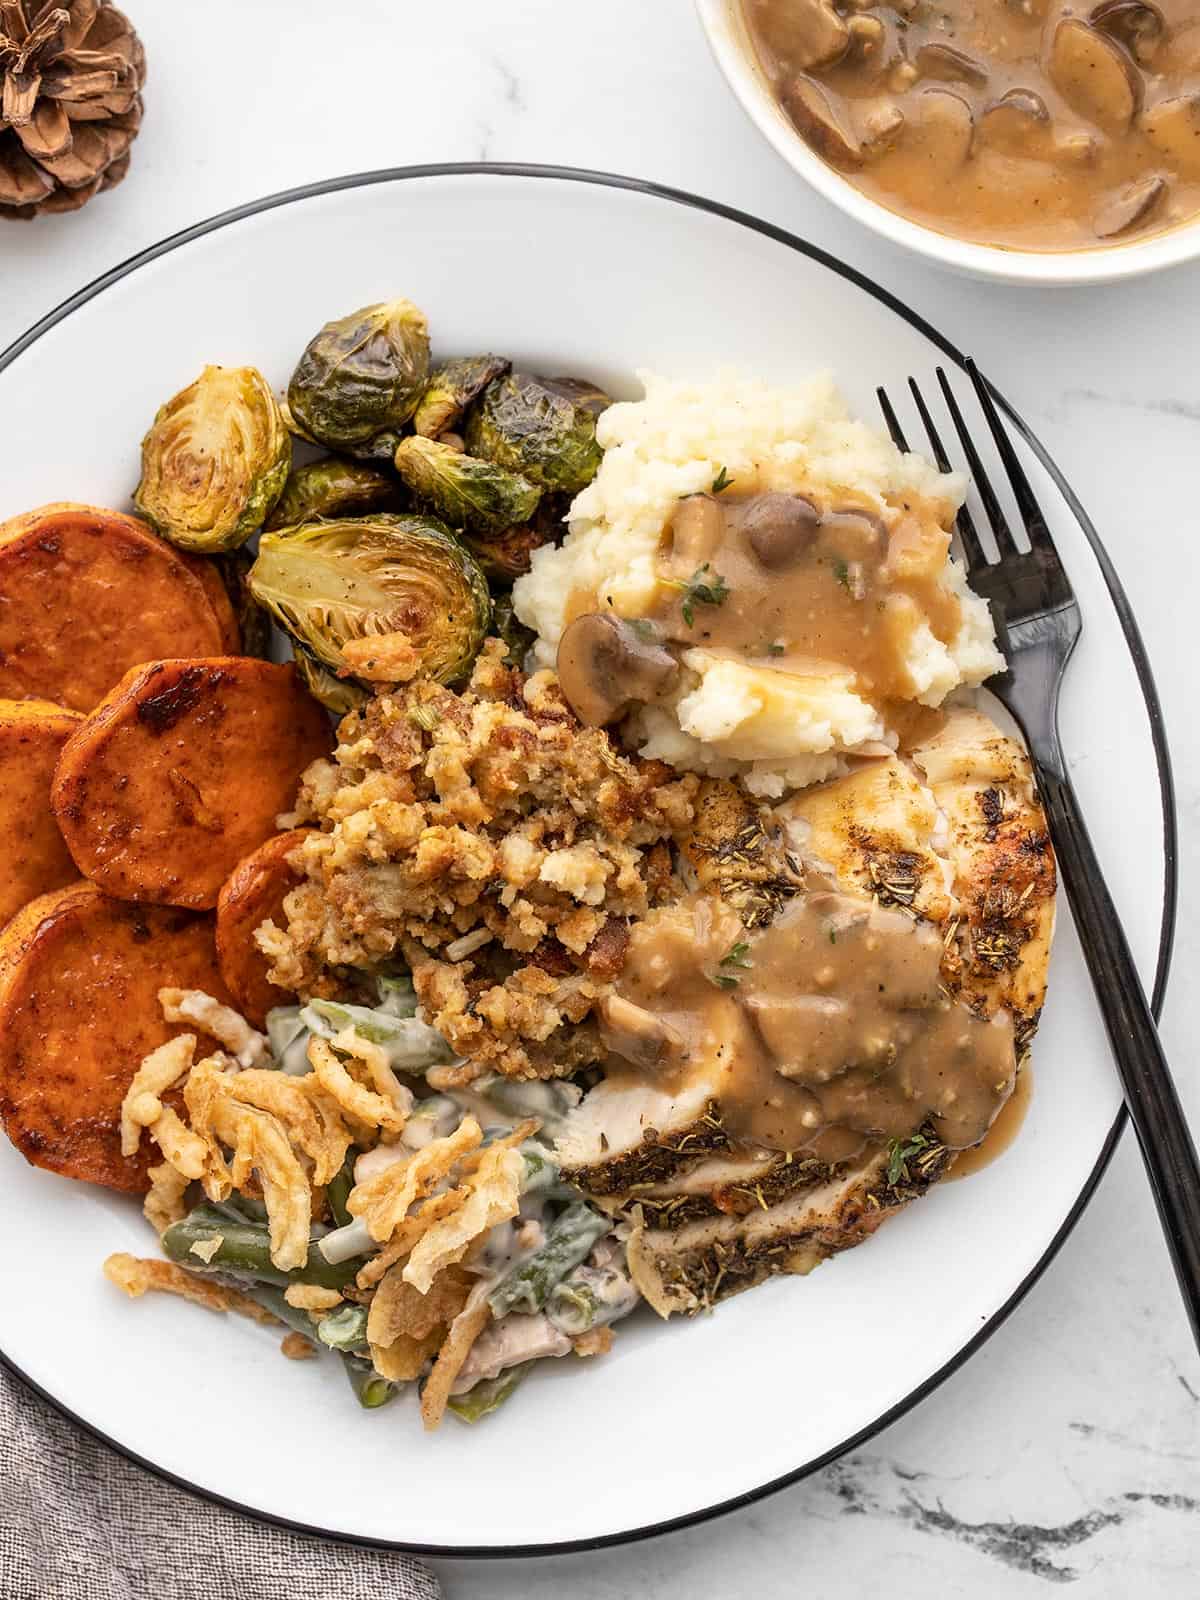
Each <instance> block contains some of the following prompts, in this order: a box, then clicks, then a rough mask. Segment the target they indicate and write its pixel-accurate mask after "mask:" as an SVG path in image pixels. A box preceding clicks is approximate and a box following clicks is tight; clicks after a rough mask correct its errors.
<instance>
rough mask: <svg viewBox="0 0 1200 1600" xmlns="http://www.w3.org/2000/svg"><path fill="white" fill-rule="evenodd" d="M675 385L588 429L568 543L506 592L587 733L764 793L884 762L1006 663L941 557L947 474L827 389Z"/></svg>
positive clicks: (982, 615) (542, 557) (658, 384)
mask: <svg viewBox="0 0 1200 1600" xmlns="http://www.w3.org/2000/svg"><path fill="white" fill-rule="evenodd" d="M681 390H684V386H683V385H678V384H668V383H664V382H663V381H662V380H659V379H653V378H651V379H648V380H647V398H646V399H645V400H644V401H641V402H638V403H636V404H627V405H617V406H614V407H612V408H611V410H610V411H609V412H608V413H607V414H606V415H605V417H603V418H602V419H601V423H600V428H601V430H602V432H603V433H604V434H606V435H607V437H604V438H603V439H602V442H603V443H604V444H605V445H606V453H605V459H604V463H603V465H602V467H601V469H600V473H599V475H598V477H597V480H596V483H595V484H594V485H593V486H592V488H591V489H589V490H587V491H586V492H585V493H584V495H582V496H580V498H579V500H577V501H576V503H575V507H574V508H573V514H572V524H571V526H572V533H571V535H570V536H569V537H568V539H567V541H566V542H565V544H564V546H563V547H562V548H561V549H557V550H555V549H550V550H544V551H539V552H538V553H537V556H536V557H535V559H534V567H533V571H532V572H531V574H530V575H529V577H527V578H525V579H522V580H521V582H520V583H519V584H518V585H517V589H516V599H517V604H518V607H519V608H521V609H522V614H523V617H524V620H526V621H529V622H530V623H531V624H532V625H533V626H536V627H537V628H538V631H539V633H540V634H541V652H542V655H543V659H546V660H547V661H549V660H553V661H554V663H555V665H556V667H557V670H558V673H559V678H560V682H561V685H562V689H563V692H564V694H565V695H566V697H567V699H568V700H569V701H570V703H571V705H572V707H573V709H574V710H575V711H576V713H577V714H578V715H579V716H580V718H581V720H583V721H584V722H587V723H590V724H591V725H593V726H597V725H604V724H608V723H613V722H616V721H618V720H620V719H622V718H626V717H628V718H629V719H630V720H629V722H628V723H627V728H628V730H629V733H630V735H631V736H632V737H633V739H634V740H635V741H637V742H639V743H640V745H641V748H642V750H643V753H644V754H646V755H650V756H658V757H661V758H662V759H664V760H667V761H669V762H671V763H672V764H673V765H676V766H680V767H684V768H693V769H695V770H699V771H704V772H709V773H713V774H716V775H720V776H740V777H742V778H743V779H744V781H745V782H746V785H747V787H748V788H749V789H750V790H751V791H752V792H754V793H758V794H761V795H764V796H772V795H775V796H777V795H780V794H782V793H784V792H785V791H786V790H787V789H790V788H793V787H799V786H803V785H805V784H808V783H811V782H815V781H819V780H821V779H823V778H826V777H829V776H831V775H833V774H835V773H836V772H838V771H842V770H844V768H845V762H844V757H845V756H847V755H864V756H866V755H879V754H883V753H885V752H886V751H888V750H890V749H892V748H894V747H895V745H896V742H897V737H898V733H899V731H900V730H901V729H903V728H904V727H905V726H906V725H907V722H908V720H910V718H911V712H912V710H913V709H914V708H916V707H922V706H924V707H936V706H938V705H940V704H941V703H942V701H943V700H944V699H945V698H946V696H947V694H949V693H950V691H951V690H953V689H954V688H956V687H957V686H958V685H959V684H961V683H969V684H974V683H979V682H981V681H982V680H983V678H985V677H987V676H988V675H989V674H990V673H992V672H994V671H996V670H998V668H999V667H1000V666H1001V664H1002V663H1001V661H1000V658H999V656H998V654H997V652H996V650H995V646H994V644H993V642H992V633H991V624H990V619H989V617H988V615H987V610H986V607H985V606H984V605H983V603H982V602H981V601H980V600H979V599H978V598H977V597H976V596H975V595H973V594H971V593H970V591H969V590H968V589H967V588H966V584H965V580H964V576H963V573H962V571H961V569H960V568H959V567H958V566H957V565H956V564H955V563H954V562H953V561H952V560H951V559H950V558H949V547H950V533H949V528H950V525H951V522H952V519H953V516H954V512H955V509H956V507H957V505H958V503H959V501H960V500H961V495H962V488H961V483H960V481H959V480H957V479H955V478H953V477H951V476H950V475H942V474H940V473H938V472H936V470H935V469H934V468H933V467H931V466H930V465H929V464H928V463H927V462H923V461H921V460H920V458H918V457H915V456H905V455H902V454H901V452H900V451H898V450H897V449H896V448H895V446H894V445H892V444H891V442H890V441H889V440H887V439H885V438H884V437H883V436H881V435H878V434H875V433H874V432H873V431H872V430H870V429H868V428H866V427H865V426H864V425H863V424H861V423H855V422H853V421H851V419H850V418H849V417H848V416H847V414H846V413H845V409H844V406H843V405H842V402H841V400H840V398H839V397H838V396H837V394H836V392H835V391H833V389H832V388H831V386H829V385H828V384H826V383H824V382H823V381H822V380H815V381H814V383H813V384H811V385H809V386H808V388H807V389H804V390H794V391H782V390H772V389H768V388H767V387H766V386H765V385H760V384H756V383H750V382H741V381H738V380H718V381H717V382H714V383H712V384H709V385H695V386H692V387H691V389H690V391H688V392H686V393H685V394H683V395H681V393H680V391H681ZM706 398H707V402H708V403H707V406H705V404H704V402H705V399H706ZM677 399H682V400H683V404H681V405H677V406H676V413H677V425H676V427H675V428H674V429H672V428H671V427H670V426H669V425H668V422H667V419H666V417H665V415H663V416H661V417H660V413H665V412H666V410H667V408H668V407H670V406H671V405H672V404H673V403H674V402H675V401H676V400H677ZM706 419H708V420H706ZM709 428H711V435H710V433H709V432H708V431H707V430H708V429H709ZM713 435H715V436H713ZM655 451H657V452H659V454H658V458H657V459H652V458H651V455H652V452H655ZM663 452H665V453H666V454H667V456H668V460H667V461H666V462H664V460H663V459H662V453H663ZM671 455H673V456H674V458H675V459H674V461H671V460H670V459H669V458H670V456H671ZM688 455H693V459H692V460H687V459H685V458H686V457H687V456H688ZM730 457H732V458H733V459H732V463H731V461H730V460H729V459H728V458H730ZM718 458H720V459H718ZM668 474H669V477H670V478H673V479H674V480H675V481H676V482H678V484H679V487H680V489H681V490H682V491H683V492H681V493H678V494H676V495H673V496H669V495H667V494H666V493H665V492H664V491H665V489H666V487H667V484H668V481H669V478H668ZM697 478H699V482H697V481H696V480H697ZM589 502H590V503H589ZM646 507H652V508H657V509H658V515H657V517H656V518H655V521H656V522H657V527H652V526H649V527H647V526H645V525H646V522H647V520H648V519H647V518H646V517H644V516H643V511H644V508H646ZM593 512H596V513H598V515H593V514H592V513H593ZM644 527H645V532H643V528H644ZM551 652H552V653H551Z"/></svg>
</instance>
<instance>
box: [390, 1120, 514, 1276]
mask: <svg viewBox="0 0 1200 1600" xmlns="http://www.w3.org/2000/svg"><path fill="white" fill-rule="evenodd" d="M524 1171H525V1159H524V1157H523V1156H522V1155H521V1152H520V1151H519V1150H512V1149H501V1148H500V1147H499V1141H498V1142H497V1144H495V1145H489V1146H488V1148H487V1149H486V1150H485V1151H484V1152H483V1155H482V1156H481V1158H480V1161H479V1167H478V1169H477V1170H476V1171H475V1172H474V1173H472V1174H471V1176H470V1177H469V1178H468V1179H467V1180H466V1183H465V1185H464V1187H465V1189H466V1191H467V1197H466V1199H465V1200H464V1201H463V1203H462V1205H461V1206H459V1207H458V1209H457V1210H456V1211H452V1212H451V1213H450V1215H449V1216H448V1217H444V1218H443V1219H442V1220H441V1221H439V1222H435V1223H434V1224H433V1226H432V1227H431V1228H428V1229H426V1231H425V1232H424V1233H423V1234H422V1235H421V1238H420V1239H419V1240H418V1241H417V1243H416V1244H415V1245H414V1246H413V1250H412V1253H411V1255H410V1256H409V1258H408V1260H407V1262H406V1263H405V1266H404V1281H405V1282H406V1283H410V1284H412V1286H413V1287H414V1288H415V1289H418V1290H419V1291H420V1292H421V1293H422V1294H426V1293H428V1292H429V1288H430V1285H431V1284H432V1283H433V1281H434V1279H435V1278H436V1277H437V1276H438V1274H439V1273H442V1272H444V1271H445V1270H446V1268H447V1267H450V1266H453V1265H454V1264H455V1263H456V1262H458V1261H461V1260H462V1258H463V1257H464V1256H465V1255H466V1253H467V1251H468V1250H469V1249H470V1248H471V1245H472V1244H473V1243H474V1241H475V1240H476V1239H477V1238H479V1236H480V1235H481V1234H484V1233H487V1231H488V1230H489V1229H490V1228H494V1227H495V1226H496V1224H497V1223H500V1222H507V1221H508V1219H509V1218H510V1217H515V1216H516V1214H517V1208H518V1206H519V1205H520V1200H521V1178H522V1176H523V1174H524Z"/></svg>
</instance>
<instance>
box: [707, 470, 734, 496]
mask: <svg viewBox="0 0 1200 1600" xmlns="http://www.w3.org/2000/svg"><path fill="white" fill-rule="evenodd" d="M735 481H736V480H735V479H733V478H731V477H730V476H729V474H728V473H727V472H726V471H725V468H724V467H722V468H721V470H720V472H718V473H717V475H716V477H715V478H714V479H713V481H712V492H713V493H714V494H720V493H721V491H722V490H723V489H728V488H729V486H730V484H731V483H734V482H735Z"/></svg>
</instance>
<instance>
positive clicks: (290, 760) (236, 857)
mask: <svg viewBox="0 0 1200 1600" xmlns="http://www.w3.org/2000/svg"><path fill="white" fill-rule="evenodd" d="M331 745H332V733H331V730H330V726H329V722H328V719H327V718H326V716H325V713H324V712H323V711H322V710H321V708H320V706H318V705H317V703H316V701H315V700H313V699H312V698H311V697H310V696H309V695H308V694H307V693H306V691H305V689H304V688H303V686H302V685H301V682H300V679H299V678H298V677H297V675H296V669H295V668H294V667H293V666H291V665H287V666H277V665H275V664H274V663H273V662H270V661H254V660H251V659H250V658H249V657H247V656H214V657H211V658H210V659H208V660H205V661H151V662H147V663H146V665H145V666H141V667H134V668H132V669H131V670H130V671H129V672H127V673H126V674H125V676H124V677H123V678H122V679H121V681H120V683H118V684H117V686H116V688H114V689H113V690H112V692H111V693H110V694H108V695H106V696H105V698H104V699H103V700H102V701H101V702H100V704H99V705H98V706H97V707H96V709H95V710H94V711H93V712H92V714H91V715H90V716H89V717H87V718H85V719H84V721H83V722H82V723H81V724H80V726H79V728H78V729H77V731H76V732H75V733H74V734H73V735H72V737H71V738H70V739H68V741H67V743H66V744H65V745H64V746H63V752H62V755H61V757H60V758H59V763H58V771H57V773H56V774H55V779H54V787H53V791H52V798H53V805H54V814H55V816H56V817H57V818H58V825H59V827H60V828H61V829H62V831H63V837H64V838H65V839H66V841H67V845H68V847H69V848H70V851H71V854H72V856H73V857H74V859H75V865H76V866H77V867H78V868H79V870H80V872H81V873H82V874H83V875H84V877H85V878H90V879H91V880H92V882H93V883H97V884H99V885H100V887H101V888H102V889H104V890H105V891H106V892H107V893H108V894H113V895H117V896H119V897H120V898H121V899H123V900H149V901H152V902H154V903H156V904H158V905H171V906H194V907H204V908H206V907H209V906H215V905H216V903H217V896H218V894H219V893H220V891H221V885H222V884H223V883H224V882H225V879H226V878H227V877H228V876H229V874H230V873H231V872H232V871H233V869H234V867H236V866H237V864H238V862H239V861H240V860H241V859H242V857H243V856H246V855H249V853H250V851H251V850H254V849H256V848H257V847H258V846H259V845H260V844H262V843H263V842H264V840H266V839H269V838H270V837H271V835H272V834H273V833H274V831H275V818H276V816H277V815H278V814H279V813H280V812H281V811H287V810H288V809H289V808H290V807H291V806H292V805H293V804H294V802H295V798H296V791H297V788H298V787H299V783H300V774H301V773H302V772H303V771H304V769H305V767H307V766H308V764H309V762H310V761H315V760H316V759H317V757H318V756H323V755H327V754H328V752H329V750H330V748H331Z"/></svg>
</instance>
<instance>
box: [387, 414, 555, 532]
mask: <svg viewBox="0 0 1200 1600" xmlns="http://www.w3.org/2000/svg"><path fill="white" fill-rule="evenodd" d="M395 464H396V471H397V472H398V473H399V474H400V477H401V479H402V480H403V482H404V484H405V486H406V487H407V488H408V489H409V490H410V491H411V492H412V494H413V496H414V498H415V499H416V500H418V501H420V503H421V504H422V506H425V507H427V508H428V509H429V510H430V511H432V512H433V513H434V514H435V515H436V516H439V517H441V519H442V521H443V522H448V523H449V524H450V526H451V527H452V528H466V529H467V530H468V531H469V532H470V533H480V534H490V533H498V532H499V531H500V530H501V529H503V528H511V527H513V526H514V525H516V524H517V523H522V522H528V521H529V518H530V517H531V516H532V515H533V513H534V512H535V511H536V510H537V505H538V501H539V500H540V499H541V498H542V491H541V489H540V488H539V487H538V485H537V484H536V483H530V481H529V479H528V478H523V477H521V475H520V474H519V473H516V472H509V471H508V470H507V469H506V468H504V467H498V466H497V465H496V463H495V462H494V461H481V460H480V459H479V457H478V456H468V455H464V454H463V453H462V452H461V451H459V450H455V449H454V447H453V446H452V445H448V444H439V443H438V441H437V440H436V439H421V438H418V437H417V436H416V435H414V436H413V437H412V438H411V439H402V440H401V441H400V445H399V447H398V449H397V451H396V458H395Z"/></svg>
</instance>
